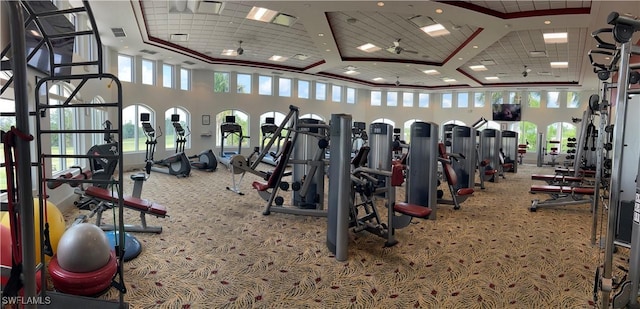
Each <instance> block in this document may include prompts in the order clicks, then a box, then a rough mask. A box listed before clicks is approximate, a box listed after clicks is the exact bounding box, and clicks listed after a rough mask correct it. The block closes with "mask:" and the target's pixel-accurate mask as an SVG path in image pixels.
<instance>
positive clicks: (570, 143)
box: [564, 137, 577, 168]
mask: <svg viewBox="0 0 640 309" xmlns="http://www.w3.org/2000/svg"><path fill="white" fill-rule="evenodd" d="M576 141H577V139H576V138H575V137H569V138H568V139H567V156H566V157H565V161H564V166H565V167H574V166H575V167H576V168H577V166H576V164H575V159H576Z"/></svg>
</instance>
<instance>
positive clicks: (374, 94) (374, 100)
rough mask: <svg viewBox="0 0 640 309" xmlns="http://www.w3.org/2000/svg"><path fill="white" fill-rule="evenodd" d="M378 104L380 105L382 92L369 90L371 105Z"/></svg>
mask: <svg viewBox="0 0 640 309" xmlns="http://www.w3.org/2000/svg"><path fill="white" fill-rule="evenodd" d="M380 105H382V92H381V91H371V106H380Z"/></svg>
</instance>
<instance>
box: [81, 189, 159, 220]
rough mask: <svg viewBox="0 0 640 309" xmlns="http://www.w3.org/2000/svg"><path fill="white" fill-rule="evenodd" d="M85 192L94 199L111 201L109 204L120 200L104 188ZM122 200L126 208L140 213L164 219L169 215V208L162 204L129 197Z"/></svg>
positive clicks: (126, 196)
mask: <svg viewBox="0 0 640 309" xmlns="http://www.w3.org/2000/svg"><path fill="white" fill-rule="evenodd" d="M84 192H85V194H86V195H88V196H92V197H95V198H98V199H101V200H105V201H109V202H116V201H117V200H118V199H117V196H114V195H113V194H112V193H111V190H109V189H103V188H98V187H94V186H91V187H88V188H87V189H86V190H85V191H84ZM114 193H115V192H114ZM122 199H123V203H124V206H126V207H129V208H132V209H135V210H138V211H143V212H145V213H148V214H150V215H154V216H157V217H164V216H166V215H167V208H166V207H164V206H162V205H160V204H156V203H153V202H150V201H147V200H143V199H141V198H137V197H133V196H128V195H125V196H123V198H122Z"/></svg>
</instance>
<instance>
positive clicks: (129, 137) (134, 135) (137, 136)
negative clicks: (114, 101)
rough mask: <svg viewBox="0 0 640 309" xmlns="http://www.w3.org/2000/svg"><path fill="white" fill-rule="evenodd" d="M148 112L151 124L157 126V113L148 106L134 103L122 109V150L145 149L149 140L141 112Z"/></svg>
mask: <svg viewBox="0 0 640 309" xmlns="http://www.w3.org/2000/svg"><path fill="white" fill-rule="evenodd" d="M142 113H148V114H149V122H150V123H151V126H153V127H154V128H155V126H156V113H155V112H154V111H153V110H152V109H151V108H150V107H148V106H146V105H142V104H134V105H130V106H127V107H125V108H123V109H122V152H134V151H144V150H146V149H147V147H146V145H145V142H146V141H147V138H146V135H144V130H143V129H142V122H141V121H140V114H142Z"/></svg>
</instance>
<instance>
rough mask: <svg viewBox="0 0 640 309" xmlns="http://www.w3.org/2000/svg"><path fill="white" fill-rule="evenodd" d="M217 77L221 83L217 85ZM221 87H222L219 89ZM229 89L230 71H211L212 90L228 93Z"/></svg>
mask: <svg viewBox="0 0 640 309" xmlns="http://www.w3.org/2000/svg"><path fill="white" fill-rule="evenodd" d="M218 79H220V82H221V83H222V84H221V85H218ZM220 87H222V89H220ZM230 91H231V73H229V72H222V71H220V72H218V71H214V72H213V92H214V93H229V92H230Z"/></svg>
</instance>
